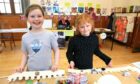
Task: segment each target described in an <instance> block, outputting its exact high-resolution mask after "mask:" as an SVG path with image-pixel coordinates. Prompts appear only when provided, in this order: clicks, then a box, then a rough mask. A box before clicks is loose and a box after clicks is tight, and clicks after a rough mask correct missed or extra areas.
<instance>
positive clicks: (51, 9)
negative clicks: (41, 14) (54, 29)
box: [46, 6, 53, 15]
mask: <svg viewBox="0 0 140 84" xmlns="http://www.w3.org/2000/svg"><path fill="white" fill-rule="evenodd" d="M46 12H47V14H49V15H50V14H51V13H53V8H52V7H51V6H48V7H46Z"/></svg>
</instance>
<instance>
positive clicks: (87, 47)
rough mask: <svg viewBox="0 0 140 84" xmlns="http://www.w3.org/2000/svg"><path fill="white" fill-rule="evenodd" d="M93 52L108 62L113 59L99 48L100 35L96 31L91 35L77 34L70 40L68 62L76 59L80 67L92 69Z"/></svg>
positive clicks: (77, 66)
mask: <svg viewBox="0 0 140 84" xmlns="http://www.w3.org/2000/svg"><path fill="white" fill-rule="evenodd" d="M93 54H95V55H97V56H98V57H99V58H101V59H102V60H103V61H104V62H105V63H106V64H108V63H109V62H110V60H111V58H110V57H108V56H107V55H105V54H104V53H102V52H101V51H100V49H99V42H98V37H97V36H96V34H95V33H92V34H90V36H81V35H76V36H74V37H72V38H71V39H70V41H69V45H68V49H67V53H66V55H67V59H68V62H69V63H70V61H74V63H75V67H76V68H78V69H91V68H92V67H93V66H92V61H93V59H92V58H93Z"/></svg>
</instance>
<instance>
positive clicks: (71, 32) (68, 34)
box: [65, 30, 74, 36]
mask: <svg viewBox="0 0 140 84" xmlns="http://www.w3.org/2000/svg"><path fill="white" fill-rule="evenodd" d="M65 36H74V31H73V30H65Z"/></svg>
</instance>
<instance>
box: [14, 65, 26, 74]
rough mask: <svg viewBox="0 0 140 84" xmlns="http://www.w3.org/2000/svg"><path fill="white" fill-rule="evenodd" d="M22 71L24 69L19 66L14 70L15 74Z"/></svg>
mask: <svg viewBox="0 0 140 84" xmlns="http://www.w3.org/2000/svg"><path fill="white" fill-rule="evenodd" d="M23 71H24V67H22V66H19V67H18V68H16V70H15V72H20V73H21V72H23Z"/></svg>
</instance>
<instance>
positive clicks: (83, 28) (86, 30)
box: [78, 23, 92, 36]
mask: <svg viewBox="0 0 140 84" xmlns="http://www.w3.org/2000/svg"><path fill="white" fill-rule="evenodd" d="M78 30H79V32H80V34H81V35H82V36H89V35H90V33H91V30H92V25H91V24H90V23H85V24H82V25H80V26H79V28H78Z"/></svg>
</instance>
